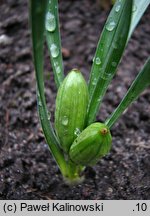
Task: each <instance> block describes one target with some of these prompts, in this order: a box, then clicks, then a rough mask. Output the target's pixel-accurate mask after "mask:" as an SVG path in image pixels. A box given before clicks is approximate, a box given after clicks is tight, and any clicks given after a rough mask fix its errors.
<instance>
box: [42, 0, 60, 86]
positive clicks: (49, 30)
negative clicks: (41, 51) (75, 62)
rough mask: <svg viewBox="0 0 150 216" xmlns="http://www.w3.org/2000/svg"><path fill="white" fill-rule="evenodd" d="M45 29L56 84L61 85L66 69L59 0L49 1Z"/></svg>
mask: <svg viewBox="0 0 150 216" xmlns="http://www.w3.org/2000/svg"><path fill="white" fill-rule="evenodd" d="M45 29H46V39H47V44H48V49H49V53H50V59H51V64H52V68H53V72H54V79H55V83H56V86H57V87H59V86H60V85H61V83H62V81H63V79H64V71H63V61H62V52H61V40H60V32H59V17H58V0H53V1H48V7H47V13H46V20H45Z"/></svg>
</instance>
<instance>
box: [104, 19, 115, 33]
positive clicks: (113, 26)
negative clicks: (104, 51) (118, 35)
mask: <svg viewBox="0 0 150 216" xmlns="http://www.w3.org/2000/svg"><path fill="white" fill-rule="evenodd" d="M115 26H116V23H115V22H114V21H111V22H108V23H107V24H106V29H107V30H108V31H113V30H114V28H115Z"/></svg>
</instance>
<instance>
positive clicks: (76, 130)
mask: <svg viewBox="0 0 150 216" xmlns="http://www.w3.org/2000/svg"><path fill="white" fill-rule="evenodd" d="M80 133H81V131H80V129H79V128H76V129H75V131H74V134H75V135H76V136H79V135H80Z"/></svg>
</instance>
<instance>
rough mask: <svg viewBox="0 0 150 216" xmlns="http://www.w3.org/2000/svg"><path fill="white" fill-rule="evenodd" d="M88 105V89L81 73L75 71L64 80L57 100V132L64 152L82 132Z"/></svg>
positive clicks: (67, 150)
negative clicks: (79, 132) (78, 132)
mask: <svg viewBox="0 0 150 216" xmlns="http://www.w3.org/2000/svg"><path fill="white" fill-rule="evenodd" d="M87 105H88V88H87V84H86V82H85V80H84V78H83V76H82V74H81V73H80V71H78V70H76V69H73V70H72V71H71V72H70V73H69V74H68V75H67V77H66V78H65V79H64V81H63V83H62V85H61V86H60V88H59V90H58V94H57V98H56V110H55V130H56V134H57V136H58V138H59V140H60V145H61V147H62V149H63V150H64V152H66V153H68V152H69V149H70V146H71V144H72V143H73V141H74V139H75V138H76V137H77V136H78V134H77V133H76V131H77V130H78V131H82V130H83V128H84V126H85V118H86V113H87Z"/></svg>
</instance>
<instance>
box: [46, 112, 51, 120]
mask: <svg viewBox="0 0 150 216" xmlns="http://www.w3.org/2000/svg"><path fill="white" fill-rule="evenodd" d="M47 116H48V117H47V119H48V120H50V119H51V114H50V112H47Z"/></svg>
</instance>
